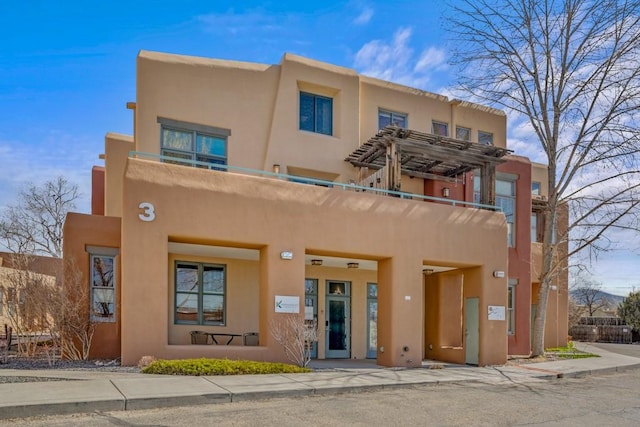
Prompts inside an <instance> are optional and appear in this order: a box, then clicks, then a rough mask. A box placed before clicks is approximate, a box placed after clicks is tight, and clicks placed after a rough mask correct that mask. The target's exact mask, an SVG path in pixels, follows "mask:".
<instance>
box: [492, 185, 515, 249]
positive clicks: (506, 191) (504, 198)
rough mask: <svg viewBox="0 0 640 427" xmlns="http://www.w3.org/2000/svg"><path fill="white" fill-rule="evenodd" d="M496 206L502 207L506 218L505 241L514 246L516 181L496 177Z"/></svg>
mask: <svg viewBox="0 0 640 427" xmlns="http://www.w3.org/2000/svg"><path fill="white" fill-rule="evenodd" d="M496 206H499V207H500V208H502V212H504V215H505V216H506V218H507V230H508V231H507V241H508V243H509V246H511V247H513V246H515V224H516V182H515V181H512V180H503V179H496Z"/></svg>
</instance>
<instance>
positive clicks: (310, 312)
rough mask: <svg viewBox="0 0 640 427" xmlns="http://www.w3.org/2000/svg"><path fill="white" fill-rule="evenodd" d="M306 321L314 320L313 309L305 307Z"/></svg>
mask: <svg viewBox="0 0 640 427" xmlns="http://www.w3.org/2000/svg"><path fill="white" fill-rule="evenodd" d="M304 320H313V307H306V306H305V307H304Z"/></svg>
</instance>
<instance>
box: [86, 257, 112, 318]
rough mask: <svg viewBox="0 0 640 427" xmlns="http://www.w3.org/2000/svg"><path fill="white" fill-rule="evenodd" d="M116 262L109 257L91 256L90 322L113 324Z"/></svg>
mask: <svg viewBox="0 0 640 427" xmlns="http://www.w3.org/2000/svg"><path fill="white" fill-rule="evenodd" d="M115 267H116V261H115V257H114V256H110V255H97V254H92V255H91V273H90V274H91V297H90V298H91V320H92V321H93V322H115V321H116V312H115V302H116V286H115V272H116V269H115Z"/></svg>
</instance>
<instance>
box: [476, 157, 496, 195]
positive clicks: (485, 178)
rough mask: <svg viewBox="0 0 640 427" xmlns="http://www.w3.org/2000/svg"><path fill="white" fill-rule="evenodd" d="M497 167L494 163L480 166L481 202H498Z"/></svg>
mask: <svg viewBox="0 0 640 427" xmlns="http://www.w3.org/2000/svg"><path fill="white" fill-rule="evenodd" d="M495 188H496V167H495V165H494V164H493V163H485V164H484V165H483V166H482V167H481V168H480V203H482V204H483V205H492V206H493V205H495V204H496V195H495Z"/></svg>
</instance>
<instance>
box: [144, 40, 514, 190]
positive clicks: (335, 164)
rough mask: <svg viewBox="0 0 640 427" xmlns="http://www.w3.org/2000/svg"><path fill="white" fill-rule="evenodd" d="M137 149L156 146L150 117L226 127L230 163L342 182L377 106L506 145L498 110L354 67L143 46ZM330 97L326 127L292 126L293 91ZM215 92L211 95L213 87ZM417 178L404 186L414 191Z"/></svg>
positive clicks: (416, 124) (374, 123)
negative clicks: (322, 130) (329, 131)
mask: <svg viewBox="0 0 640 427" xmlns="http://www.w3.org/2000/svg"><path fill="white" fill-rule="evenodd" d="M137 81H138V86H137V99H136V110H135V117H136V119H135V120H136V126H135V129H136V135H135V140H136V150H137V151H141V152H147V153H153V154H158V153H159V152H160V125H159V123H158V118H159V117H161V118H168V119H173V120H178V121H183V122H187V123H194V124H204V125H207V126H214V127H218V128H222V129H228V130H230V131H231V136H229V138H228V164H229V165H233V166H240V167H246V168H251V169H258V170H267V171H271V170H272V168H273V165H274V164H278V165H280V169H281V171H282V172H287V171H288V172H289V173H293V174H298V171H305V172H304V173H300V174H301V175H303V176H308V177H315V178H322V179H329V180H334V179H335V180H337V181H339V182H349V181H350V180H356V179H357V177H358V171H357V170H356V168H354V167H352V166H351V165H350V164H349V163H347V162H345V161H344V159H345V158H346V157H347V156H348V155H349V154H350V153H351V152H353V150H355V149H356V148H357V147H358V146H359V145H360V144H361V143H363V142H365V141H366V140H368V139H369V138H370V137H372V136H373V135H375V134H376V132H377V131H378V111H379V109H385V110H391V111H397V112H401V113H406V114H408V124H409V127H410V128H411V129H416V130H419V131H423V132H431V123H432V120H437V121H442V122H446V123H448V124H449V129H450V134H451V135H452V136H453V135H455V126H456V124H457V125H460V126H464V127H468V128H471V129H472V141H477V132H478V130H482V131H486V132H491V133H493V134H494V143H495V145H497V146H500V147H504V146H505V144H506V116H505V114H504V113H503V112H502V111H499V110H495V109H491V108H488V107H483V106H479V105H476V104H472V103H467V102H458V101H455V102H454V101H450V100H449V99H448V98H447V97H445V96H442V95H436V94H433V93H429V92H424V91H421V90H417V89H413V88H409V87H406V86H402V85H397V84H393V83H390V82H385V81H382V80H378V79H373V78H370V77H366V76H362V75H359V74H357V72H356V71H355V70H352V69H349V68H344V67H339V66H334V65H331V64H327V63H323V62H319V61H314V60H311V59H307V58H303V57H300V56H296V55H291V54H285V55H284V56H283V58H282V60H281V62H280V64H279V65H264V64H255V63H248V62H236V61H223V60H217V59H208V58H198V57H190V56H183V55H169V54H163V53H157V52H148V51H142V52H140V54H139V56H138V67H137ZM300 91H306V92H312V93H317V94H320V95H325V96H329V97H331V98H333V135H323V134H319V133H313V132H306V131H301V130H300V129H299V108H300V106H299V93H300ZM212 94H215V95H212ZM422 182H423V181H422V180H421V179H411V180H410V179H409V178H408V177H404V178H403V182H402V189H403V191H407V192H412V193H418V194H422V190H423V183H422Z"/></svg>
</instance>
